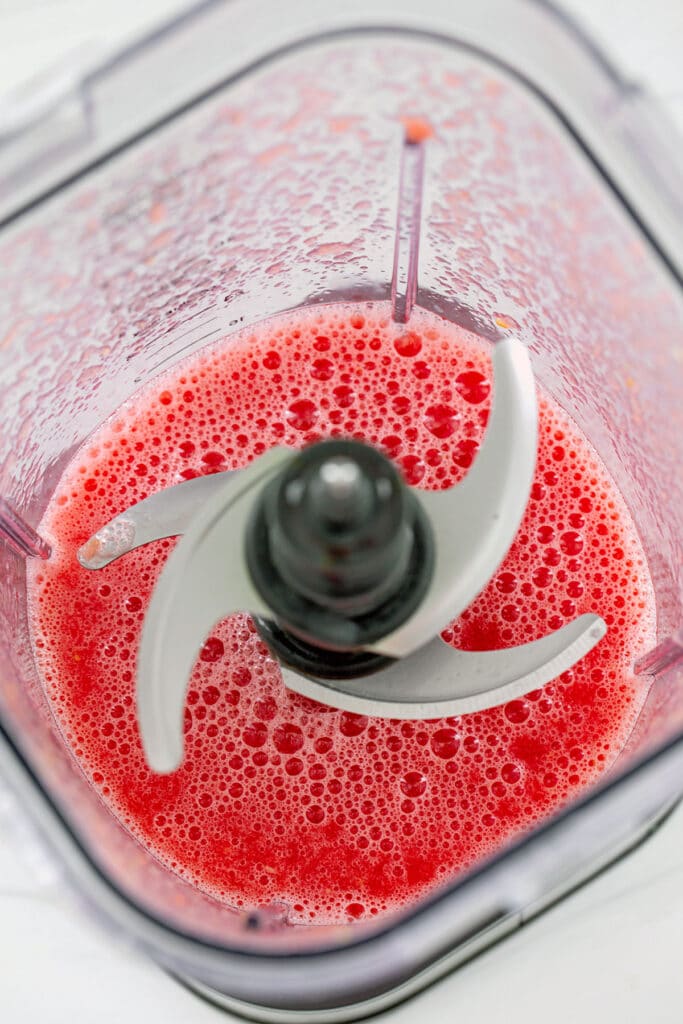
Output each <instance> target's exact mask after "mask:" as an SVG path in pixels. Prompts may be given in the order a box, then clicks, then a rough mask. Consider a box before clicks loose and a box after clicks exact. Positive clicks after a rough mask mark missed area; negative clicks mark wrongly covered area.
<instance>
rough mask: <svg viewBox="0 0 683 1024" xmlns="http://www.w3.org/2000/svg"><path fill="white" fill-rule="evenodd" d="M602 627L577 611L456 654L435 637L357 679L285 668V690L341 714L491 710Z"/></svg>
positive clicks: (590, 642) (530, 686) (581, 652)
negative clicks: (495, 644) (511, 641)
mask: <svg viewBox="0 0 683 1024" xmlns="http://www.w3.org/2000/svg"><path fill="white" fill-rule="evenodd" d="M606 632H607V627H606V625H605V623H604V622H603V620H602V619H601V618H600V617H599V616H598V615H581V616H579V618H578V619H575V620H574V622H570V623H568V625H566V626H564V627H563V628H562V629H558V630H556V631H555V632H554V633H550V634H548V636H544V637H542V638H541V639H540V640H534V641H532V642H531V643H528V644H520V645H519V646H518V647H508V648H506V649H505V650H496V651H460V650H457V649H455V648H453V647H450V646H449V645H448V644H446V643H444V642H443V640H441V639H440V637H436V638H435V639H434V640H431V641H430V642H429V643H427V644H425V645H424V647H421V648H420V649H419V650H417V651H415V652H414V653H413V654H411V655H409V656H408V657H407V658H403V659H402V660H400V661H396V662H394V663H393V664H391V665H389V666H388V667H387V668H386V669H383V670H382V671H380V672H376V673H375V674H374V675H370V676H364V677H363V679H362V680H358V679H350V680H341V679H332V680H330V679H325V680H324V681H323V680H320V681H319V680H316V679H308V678H306V677H304V676H302V675H300V674H299V673H298V672H295V671H294V670H293V669H291V668H286V667H284V666H283V667H282V678H283V680H284V683H285V686H287V687H288V688H289V689H290V690H294V691H295V692H296V693H300V694H302V695H303V696H304V697H310V698H311V699H313V700H317V701H320V702H322V703H324V704H329V705H331V706H332V707H336V708H341V709H342V710H344V711H355V712H356V713H357V714H362V715H378V716H381V717H385V718H408V719H410V718H412V719H420V718H422V719H424V718H444V717H446V716H449V715H465V714H470V713H471V712H473V711H481V710H483V709H484V708H492V707H496V706H497V705H498V704H504V703H506V702H507V701H509V700H515V699H516V698H517V697H522V696H523V695H524V694H525V693H529V692H530V691H531V690H537V689H539V688H540V687H542V686H545V684H546V683H549V682H550V681H551V680H553V679H556V678H557V677H558V676H559V675H561V674H562V673H563V672H566V671H567V670H568V669H570V668H571V667H572V666H573V665H575V664H576V663H577V661H580V660H581V658H583V657H584V656H585V655H586V654H588V652H589V651H590V650H592V648H593V647H595V645H596V644H597V643H598V641H600V640H601V639H602V638H603V636H604V635H605V633H606ZM361 687H362V694H361V693H359V690H360V689H361Z"/></svg>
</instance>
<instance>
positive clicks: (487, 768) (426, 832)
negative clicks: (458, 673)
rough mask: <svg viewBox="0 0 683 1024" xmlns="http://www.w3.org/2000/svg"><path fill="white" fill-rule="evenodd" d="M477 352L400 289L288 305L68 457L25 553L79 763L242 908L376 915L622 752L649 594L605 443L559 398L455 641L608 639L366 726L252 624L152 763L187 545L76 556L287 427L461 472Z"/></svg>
mask: <svg viewBox="0 0 683 1024" xmlns="http://www.w3.org/2000/svg"><path fill="white" fill-rule="evenodd" d="M490 393H491V365H490V360H489V357H488V351H487V348H486V346H485V345H484V344H482V343H481V342H480V341H479V340H478V339H476V338H475V337H474V336H472V335H471V334H468V333H467V332H465V331H463V330H461V329H459V328H457V327H455V326H453V325H451V324H448V323H446V322H444V321H442V320H439V319H438V318H436V317H433V316H430V315H427V314H425V313H421V312H418V313H416V314H414V315H413V318H412V320H411V323H410V325H409V329H406V328H403V327H400V326H398V325H395V324H393V323H392V322H391V320H390V318H389V315H388V307H387V306H385V305H384V304H376V305H367V306H365V305H364V306H358V305H355V306H341V305H340V306H328V307H318V308H316V309H313V310H309V311H307V312H304V313H301V312H300V313H297V314H288V315H285V316H282V317H279V318H276V319H273V320H270V321H268V322H266V323H264V324H263V325H261V326H260V327H257V328H256V329H251V330H247V331H244V332H242V333H240V334H238V335H233V336H232V337H231V338H229V339H227V340H226V341H224V342H223V343H222V344H220V345H218V346H216V347H213V348H211V349H209V350H204V351H201V352H199V353H198V354H196V355H194V356H192V357H190V359H189V360H186V361H185V362H183V363H182V364H179V365H178V366H177V367H174V368H173V369H172V370H170V371H169V372H168V373H166V374H164V375H162V376H160V377H159V378H157V379H156V380H155V382H154V383H153V385H151V386H149V387H148V388H147V389H146V390H144V391H143V392H142V393H140V394H138V395H137V396H135V397H134V398H133V399H132V400H131V401H130V402H129V403H128V404H126V405H125V406H124V407H122V408H121V409H120V410H119V411H118V412H117V414H116V415H115V416H114V417H113V418H112V419H111V420H109V421H108V422H107V423H105V424H103V426H102V427H101V428H100V429H99V430H98V431H97V432H96V434H95V435H93V436H92V437H91V438H90V440H89V442H88V443H87V444H86V445H85V446H84V447H83V448H82V449H81V451H80V452H79V453H78V454H77V455H76V457H75V458H74V460H73V461H72V462H71V464H70V465H69V466H68V468H67V470H66V471H65V473H64V475H63V477H62V480H61V481H60V484H59V486H58V488H57V490H56V492H55V494H54V497H53V500H52V502H51V504H50V506H49V508H48V510H47V512H46V515H45V517H44V520H43V523H42V524H41V527H40V529H41V532H42V533H43V535H45V536H47V537H48V538H49V540H50V541H51V542H52V544H53V546H54V553H53V556H52V558H51V560H50V561H49V562H47V563H41V564H40V565H37V564H34V565H33V566H31V569H30V573H31V575H30V579H29V599H30V609H31V616H32V629H33V637H34V647H35V653H36V657H37V662H38V666H39V670H40V672H41V674H42V678H43V681H44V685H45V688H46V691H47V693H48V696H49V699H50V701H51V704H52V707H53V709H54V712H55V715H56V717H57V719H58V722H59V724H60V726H61V729H62V731H63V733H64V735H65V737H66V740H67V742H68V743H69V745H70V747H71V749H72V750H73V753H74V755H75V757H76V758H77V760H78V761H79V763H80V765H81V766H82V769H83V771H84V772H85V774H86V777H87V778H88V779H89V780H90V781H91V782H92V784H93V785H94V786H95V787H96V788H97V789H98V791H99V792H100V793H101V795H102V798H103V799H104V800H105V801H106V802H107V803H108V804H109V805H110V806H111V808H112V809H113V811H114V812H115V813H116V814H117V815H118V816H119V818H120V819H121V821H122V822H124V823H125V825H126V826H127V827H128V828H129V829H130V831H131V832H132V833H133V834H134V835H135V836H136V837H137V838H138V839H139V840H140V841H141V842H142V843H143V844H144V845H145V846H146V847H148V848H149V849H150V850H151V851H152V852H153V853H154V854H155V855H156V856H157V857H158V858H159V860H161V861H162V862H163V863H165V864H166V865H168V866H169V867H170V868H172V869H173V870H174V871H176V872H177V873H178V874H180V875H181V876H182V877H184V878H186V879H187V880H189V881H191V882H192V883H193V884H195V885H197V886H199V887H200V888H201V889H203V890H204V891H206V892H208V893H210V894H211V895H213V896H215V897H218V898H219V899H224V900H226V901H227V902H229V903H230V904H232V905H234V906H238V907H241V906H244V907H253V906H261V905H265V904H268V903H270V902H273V901H275V902H276V903H278V905H280V904H284V905H285V912H286V914H287V917H288V919H289V920H290V921H291V922H311V921H315V922H320V923H323V922H332V921H346V920H349V919H355V918H361V917H366V916H371V915H375V914H379V913H382V912H384V911H386V910H390V909H394V908H396V907H397V906H399V905H401V904H403V903H404V902H405V901H407V900H412V899H414V898H416V897H418V896H419V895H421V894H422V893H424V892H425V891H426V890H427V889H429V888H430V887H432V886H434V885H435V884H438V883H441V882H443V881H445V880H447V879H448V878H451V877H453V876H454V875H455V874H457V873H458V872H459V871H461V870H463V869H464V868H467V867H468V866H470V865H471V864H472V863H473V862H474V861H476V860H477V859H478V858H480V857H482V856H484V855H486V854H488V853H491V852H492V851H494V850H495V849H496V848H497V847H499V846H500V845H501V844H502V843H503V842H504V841H505V840H506V839H508V838H509V837H511V836H512V835H515V834H517V833H518V832H520V831H521V830H524V829H528V828H529V827H530V826H532V825H533V824H534V823H535V822H537V821H538V820H539V819H540V818H542V817H543V816H544V815H546V814H548V813H549V812H551V811H552V810H553V809H555V808H557V807H558V805H560V804H562V803H563V802H565V801H566V800H568V799H570V798H571V797H573V796H574V795H576V794H577V793H578V792H579V791H580V790H581V789H582V788H583V787H585V786H586V785H587V784H589V783H590V782H592V781H593V780H594V779H595V778H596V777H597V776H598V774H599V773H600V772H601V771H604V770H605V769H606V768H607V767H608V766H609V765H610V764H611V762H612V761H613V760H614V758H615V756H616V755H617V754H618V752H619V750H620V749H621V747H622V746H623V743H624V741H625V739H626V738H627V736H628V734H629V732H630V730H631V728H632V726H633V724H634V721H635V718H636V716H637V713H638V711H639V710H640V707H641V706H642V702H643V700H644V698H645V690H644V687H643V684H642V683H640V682H638V681H637V680H636V679H634V677H633V675H632V672H631V668H630V667H631V665H632V664H633V660H634V658H636V657H638V655H639V654H640V653H642V652H643V651H644V649H645V647H646V645H647V644H648V642H651V641H652V634H653V629H654V612H653V596H652V588H651V584H650V580H649V576H648V574H647V569H646V566H645V562H644V557H643V553H642V550H641V547H640V544H639V541H638V538H637V535H636V533H635V529H634V527H633V524H632V523H631V521H630V518H629V515H628V512H627V510H626V508H625V506H624V504H623V501H622V500H621V498H620V495H619V494H618V492H617V491H616V488H615V486H614V484H613V482H612V481H611V479H610V477H609V476H608V474H607V472H606V470H605V468H604V466H602V464H601V462H600V460H599V459H598V457H597V455H596V453H595V452H594V450H593V449H592V448H591V446H590V445H589V444H588V443H587V441H586V440H585V438H583V437H582V435H581V434H580V432H579V431H578V429H577V427H576V426H575V425H574V424H573V423H572V422H571V421H569V420H568V418H567V417H566V415H565V414H564V413H563V412H562V411H561V410H560V409H558V408H557V407H556V406H555V405H554V404H553V403H551V402H550V401H549V400H548V399H547V398H544V397H543V396H541V401H540V440H539V458H538V464H537V469H536V475H535V481H534V485H533V489H532V492H531V499H530V502H529V506H528V509H527V512H526V514H525V518H524V521H523V523H522V527H521V529H520V531H519V534H518V537H517V539H516V540H515V542H514V544H513V546H512V548H511V550H510V552H509V554H508V556H507V557H506V559H505V562H504V564H503V565H502V566H501V568H500V570H499V571H498V572H497V573H496V576H495V578H494V579H493V580H492V581H491V582H490V584H489V585H488V586H487V588H486V589H485V590H484V592H483V593H482V594H481V595H480V596H479V597H478V598H477V599H476V600H475V602H474V603H473V604H472V605H471V606H470V608H469V609H468V610H467V611H466V612H464V613H463V615H462V616H461V618H460V619H459V620H458V621H457V622H455V623H454V624H453V625H452V627H451V628H449V629H448V630H446V632H445V633H444V637H445V639H447V640H448V641H451V642H453V643H454V644H455V645H457V646H459V647H462V648H465V649H478V650H483V649H488V648H494V647H505V646H511V645H513V644H518V643H523V642H526V641H528V640H532V639H535V638H537V637H539V636H542V635H544V634H545V633H547V632H548V631H550V630H554V629H557V628H559V627H560V626H562V625H564V624H565V623H567V622H569V621H570V620H571V619H573V618H575V617H576V616H577V615H579V614H581V613H583V612H588V611H592V612H597V613H599V614H600V615H602V616H603V618H604V619H605V621H606V623H607V625H608V627H609V632H608V636H607V638H606V639H605V640H603V641H602V642H601V643H600V644H599V645H598V646H597V648H595V649H594V650H593V651H592V652H591V653H590V654H589V655H588V656H587V657H586V658H584V659H583V661H582V662H581V663H580V664H579V665H577V666H576V667H575V668H574V669H573V670H572V671H570V672H567V673H565V674H564V675H563V676H562V677H561V678H559V679H558V680H556V681H554V682H553V683H551V684H550V685H548V686H546V687H545V688H544V689H543V690H542V691H536V692H534V693H530V694H528V695H527V696H526V697H525V698H524V699H521V700H515V701H512V702H510V703H508V704H507V705H505V706H502V707H498V708H493V709H491V710H488V711H484V712H479V713H476V714H472V715H466V716H462V717H460V718H451V719H444V720H440V721H435V722H398V721H386V720H380V719H369V718H366V717H364V716H359V715H353V714H349V713H345V712H340V711H336V710H333V709H330V708H326V707H323V706H321V705H318V704H315V703H314V702H312V701H308V700H306V699H304V698H301V697H298V696H296V695H294V694H291V693H290V692H288V691H287V690H285V689H284V687H283V685H282V682H281V677H280V673H279V670H278V668H277V665H276V664H275V663H274V662H273V661H272V659H271V658H270V657H269V656H268V652H267V650H266V649H265V647H264V646H263V644H262V643H261V641H260V639H259V637H258V636H257V634H256V632H255V630H254V627H253V624H252V623H251V622H250V620H249V619H248V617H246V616H235V617H233V618H231V619H229V620H226V621H225V622H223V623H221V624H220V626H219V627H218V628H217V629H216V630H215V631H214V632H213V633H212V635H211V636H210V637H209V638H207V641H206V643H205V644H204V647H203V649H202V651H201V654H200V657H199V660H198V662H197V665H196V668H195V671H194V674H193V677H192V681H191V685H190V688H189V692H188V698H187V707H186V713H185V729H186V735H185V741H186V757H185V761H184V763H183V765H182V766H181V768H180V769H179V770H178V771H177V772H175V773H174V774H173V775H170V776H165V777H160V776H155V775H153V773H152V772H150V770H149V769H148V768H147V766H146V764H145V761H144V757H143V754H142V748H141V745H140V740H139V736H138V729H137V723H136V718H135V696H134V689H135V684H134V675H135V659H136V652H137V647H138V642H139V636H140V630H141V626H142V622H143V617H144V613H145V608H146V605H147V602H148V600H149V597H150V593H151V590H152V588H153V585H154V582H155V580H156V578H157V576H158V574H159V572H160V570H161V568H162V566H163V563H164V561H165V559H166V557H167V555H168V552H169V551H170V550H171V547H172V545H173V543H174V541H170V540H166V541H158V542H156V543H154V544H151V545H148V546H147V547H144V548H141V549H138V550H136V551H134V552H131V553H130V554H128V555H126V556H125V557H123V558H122V559H120V560H119V561H117V562H115V563H112V564H111V565H110V566H108V567H107V568H105V569H103V570H101V571H100V572H89V571H87V570H85V569H82V568H81V567H80V565H79V564H78V563H77V561H76V551H77V549H78V548H79V546H80V545H81V544H83V543H84V541H85V540H87V538H88V537H89V536H90V535H91V534H93V533H94V532H95V531H96V530H97V529H98V528H99V527H101V526H102V525H103V524H104V523H105V522H106V521H108V520H109V519H110V518H111V517H112V516H114V515H116V514H118V513H120V512H122V511H123V510H125V509H126V508H127V507H128V506H130V505H131V504H133V503H134V502H137V501H139V500H141V499H143V498H144V497H146V496H147V495H149V494H151V493H153V492H155V491H158V490H159V489H161V488H163V487H166V486H169V485H171V484H174V483H178V482H179V481H181V480H185V479H189V478H191V477H194V476H197V475H199V474H204V473H214V472H220V471H222V470H226V469H233V468H236V467H240V466H243V465H245V464H246V463H247V462H249V461H250V460H251V459H253V458H254V457H255V456H257V455H259V454H261V453H262V452H263V451H264V450H266V449H267V448H268V447H270V446H272V445H274V444H282V443H284V444H290V445H292V444H293V445H303V444H307V443H310V442H312V441H315V440H318V439H320V438H322V437H329V436H356V437H360V438H363V439H365V440H367V441H370V442H372V443H374V444H377V445H378V446H380V447H381V448H382V449H383V450H384V451H385V452H386V453H387V454H388V455H389V456H390V457H391V458H392V459H394V460H395V461H396V463H397V464H398V465H399V466H400V468H401V470H402V471H403V473H404V475H405V477H406V479H407V480H408V481H409V483H411V484H415V485H418V486H420V487H425V488H442V487H447V486H449V485H451V484H453V483H455V482H457V481H459V480H460V479H462V477H463V476H464V475H465V473H466V471H467V469H468V467H469V466H470V465H471V463H472V461H473V459H474V458H475V457H476V452H477V448H478V445H479V443H480V441H481V438H482V436H483V433H484V428H485V424H486V419H487V416H488V411H489V407H490V397H491V394H490Z"/></svg>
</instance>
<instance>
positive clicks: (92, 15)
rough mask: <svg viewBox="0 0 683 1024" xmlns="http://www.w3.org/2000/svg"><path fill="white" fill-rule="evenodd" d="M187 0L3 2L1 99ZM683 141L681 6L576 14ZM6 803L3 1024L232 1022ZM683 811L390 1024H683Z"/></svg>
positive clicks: (1, 843) (575, 0) (587, 9)
mask: <svg viewBox="0 0 683 1024" xmlns="http://www.w3.org/2000/svg"><path fill="white" fill-rule="evenodd" d="M186 6H188V3H187V2H182V3H181V2H178V0H89V2H88V0H0V95H2V93H3V92H5V91H6V90H8V89H9V88H10V87H12V86H13V85H15V84H16V83H18V82H19V81H21V80H22V79H24V78H26V77H27V76H28V75H29V74H31V73H32V72H33V73H35V72H36V71H37V70H40V69H42V68H45V67H47V66H49V65H50V64H52V63H54V62H55V61H57V60H58V59H59V58H60V57H61V56H62V55H63V54H65V53H67V52H68V51H70V50H73V49H75V48H76V47H77V46H80V45H81V44H83V43H90V42H91V41H93V40H100V41H102V42H104V43H105V44H106V45H115V44H117V43H119V42H120V41H122V40H123V39H125V38H130V37H131V36H133V35H134V34H135V33H136V32H138V31H140V29H141V28H144V27H147V26H148V25H150V24H151V23H153V22H154V20H156V19H157V18H159V17H163V16H164V15H168V14H170V13H172V12H173V11H174V10H178V9H181V8H183V7H186ZM564 6H565V7H567V8H568V9H569V10H570V11H573V12H575V13H576V15H577V16H581V17H583V18H584V19H585V21H586V24H587V25H588V26H589V27H590V28H591V29H592V31H593V32H594V34H595V36H596V38H598V39H599V40H600V41H601V42H602V43H603V45H604V46H605V48H607V49H609V50H611V51H612V53H613V54H614V55H615V56H616V58H617V59H618V60H619V61H620V62H621V63H622V65H625V66H626V67H627V68H628V69H629V70H630V71H631V73H632V75H633V76H634V77H637V78H639V79H640V80H641V81H643V82H644V83H645V84H646V85H647V86H648V88H649V90H650V91H651V92H652V93H653V94H654V95H655V96H658V97H660V98H661V99H662V101H663V103H664V105H665V106H667V107H668V109H669V111H670V113H671V114H672V115H673V117H674V119H675V120H677V122H678V124H679V125H680V128H681V131H682V132H683V61H682V59H681V42H682V41H683V0H650V2H649V3H646V2H645V0H618V2H617V0H565V3H564ZM1 798H2V793H0V1021H2V1022H3V1024H4V1022H6V1024H34V1022H35V1024H38V1022H41V1024H67V1022H68V1024H81V1022H83V1024H86V1022H87V1024H91V1022H92V1024H120V1022H121V1021H126V1022H127V1024H147V1022H150V1021H163V1022H164V1024H209V1022H213V1024H220V1022H221V1021H224V1022H225V1021H227V1020H230V1019H233V1018H230V1017H229V1016H228V1015H226V1014H224V1013H222V1012H221V1011H218V1010H216V1009H214V1008H213V1007H211V1006H209V1005H207V1004H205V1003H203V1002H201V1001H200V1000H199V999H197V998H196V997H194V996H193V995H191V994H190V993H188V992H187V991H185V990H184V989H182V988H181V987H180V986H178V985H176V984H175V983H174V982H173V981H172V980H170V979H169V978H168V977H167V976H166V975H165V974H164V973H163V972H161V971H160V970H158V969H157V968H156V967H154V966H153V965H152V964H150V963H149V962H147V961H146V960H144V959H142V958H141V957H140V955H139V954H135V953H133V952H130V951H129V950H128V949H127V948H126V947H123V946H121V945H119V944H117V943H115V942H114V941H113V940H112V939H111V937H110V936H109V935H107V934H104V933H102V932H100V931H99V930H98V929H97V927H96V925H94V924H93V922H92V921H91V920H90V919H85V918H83V917H82V916H81V915H80V913H79V912H77V911H76V909H75V908H74V907H73V905H72V904H71V903H69V902H68V900H67V899H66V898H65V896H64V894H63V893H62V892H61V890H60V885H59V881H58V879H57V878H56V876H55V874H54V873H53V871H52V869H51V868H50V866H49V865H48V864H46V863H45V862H43V861H38V862H36V859H35V855H34V856H33V857H30V858H28V859H27V856H26V844H25V843H23V842H22V840H21V835H19V836H18V837H17V836H16V835H15V834H14V832H15V829H13V828H11V827H10V825H11V822H12V813H11V809H10V810H9V811H7V808H5V809H4V813H3V806H2V799H1ZM682 955H683V807H681V808H679V809H678V810H677V811H676V812H675V813H674V814H673V816H672V817H671V818H670V819H669V820H668V821H667V822H666V823H665V824H664V826H663V827H662V828H661V829H660V830H659V831H658V832H657V833H656V834H655V835H654V836H653V837H652V838H651V839H650V840H648V841H647V842H646V843H645V844H644V845H643V846H642V847H641V848H639V849H638V850H636V851H635V852H634V853H632V854H630V855H629V856H628V857H626V858H625V859H624V860H622V861H621V862H620V863H619V864H617V865H616V866H615V867H613V868H611V869H610V870H609V871H608V872H606V873H605V874H603V875H602V876H601V877H600V878H598V879H596V880H595V881H593V882H592V883H591V884H590V885H588V886H586V887H584V888H583V889H582V890H580V891H579V892H578V893H575V894H574V895H573V896H571V897H570V898H569V899H567V900H565V901H564V902H563V903H562V904H560V905H559V906H557V907H555V908H554V909H553V910H551V911H549V912H548V913H546V914H544V915H543V916H542V917H541V918H539V919H538V920H536V921H534V922H532V923H531V924H529V925H527V926H526V927H525V928H524V929H523V930H522V931H521V932H519V933H517V934H516V935H513V936H512V937H510V938H508V939H506V940H504V941H503V942H502V943H501V944H499V945H498V946H496V947H495V948H493V949H492V950H489V951H488V952H487V953H485V954H483V955H482V956H480V957H479V958H478V959H476V960H475V961H473V962H472V963H470V964H468V965H467V966H465V967H463V968H461V969H460V970H458V971H457V972H456V973H454V974H453V975H451V976H450V977H449V978H447V979H445V980H444V981H442V982H440V983H439V984H437V985H435V986H434V987H432V988H431V989H430V990H428V991H427V992H425V993H422V994H421V995H420V996H418V997H417V998H416V999H413V1000H412V1001H410V1002H409V1003H406V1004H405V1005H403V1006H401V1007H398V1008H396V1009H394V1010H392V1011H390V1012H389V1013H388V1014H387V1015H386V1016H385V1017H383V1018H382V1019H383V1020H386V1021H387V1022H388V1024H389V1022H390V1024H418V1022H419V1024H421V1022H423V1021H426V1020H431V1021H434V1022H436V1024H441V1022H447V1021H451V1020H453V1021H455V1020H456V1019H457V1020H459V1021H462V1020H468V1021H477V1022H478V1024H547V1022H552V1024H576V1022H577V1021H582V1022H585V1024H593V1022H598V1021H600V1022H606V1024H612V1022H615V1024H616V1022H619V1024H631V1022H633V1024H635V1022H638V1024H641V1022H643V1024H645V1022H647V1024H680V1022H681V1021H682V1020H683V966H682V965H683V961H682V959H681V958H682Z"/></svg>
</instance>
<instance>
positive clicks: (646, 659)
mask: <svg viewBox="0 0 683 1024" xmlns="http://www.w3.org/2000/svg"><path fill="white" fill-rule="evenodd" d="M679 663H680V664H681V665H682V666H683V627H681V629H679V630H677V631H676V632H675V633H672V634H671V636H668V637H667V638H666V640H662V642H661V643H660V644H657V646H656V647H653V649H652V650H651V651H648V653H647V654H645V655H643V657H642V658H640V659H639V660H638V661H637V662H636V664H635V666H634V668H635V671H636V673H637V674H638V675H639V676H658V675H660V674H661V673H662V672H666V671H668V670H669V669H671V668H673V667H674V666H675V665H677V664H679Z"/></svg>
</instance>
